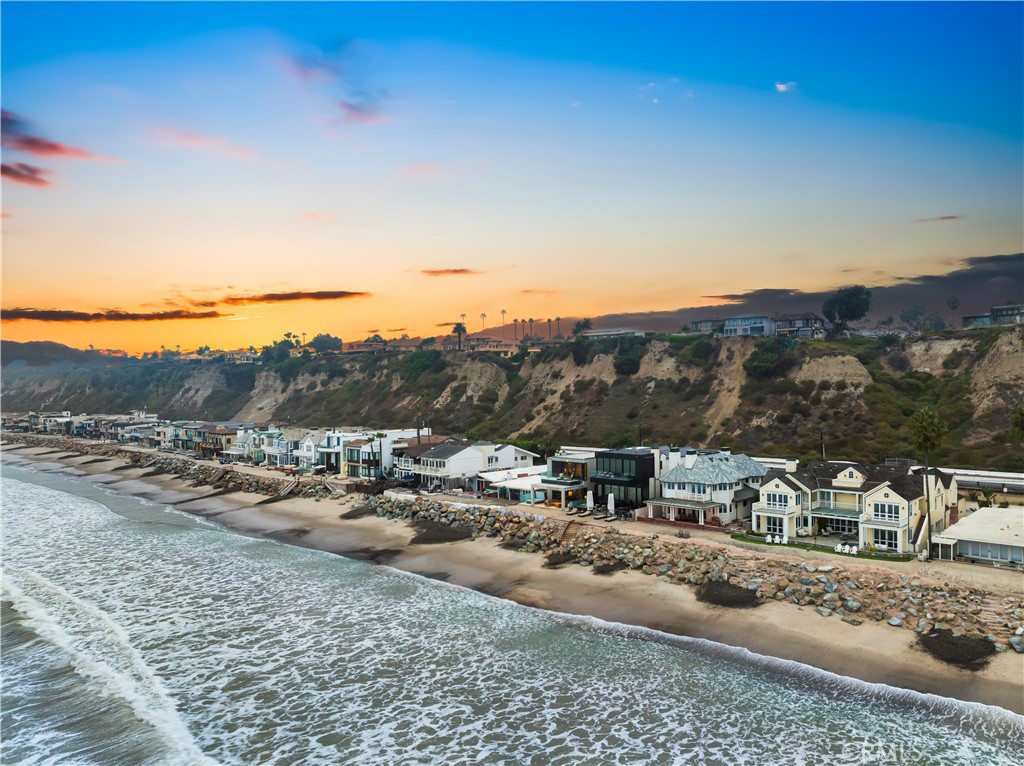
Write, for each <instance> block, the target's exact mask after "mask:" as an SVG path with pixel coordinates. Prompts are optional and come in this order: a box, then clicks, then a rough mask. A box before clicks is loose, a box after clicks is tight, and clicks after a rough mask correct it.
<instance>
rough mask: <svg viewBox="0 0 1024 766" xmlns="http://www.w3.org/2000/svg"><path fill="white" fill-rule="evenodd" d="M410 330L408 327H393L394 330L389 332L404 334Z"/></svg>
mask: <svg viewBox="0 0 1024 766" xmlns="http://www.w3.org/2000/svg"><path fill="white" fill-rule="evenodd" d="M408 329H409V328H408V327H393V328H392V329H390V330H388V332H403V331H404V330H408Z"/></svg>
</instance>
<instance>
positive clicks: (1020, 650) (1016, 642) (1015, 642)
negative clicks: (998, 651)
mask: <svg viewBox="0 0 1024 766" xmlns="http://www.w3.org/2000/svg"><path fill="white" fill-rule="evenodd" d="M1010 646H1012V647H1013V650H1014V651H1015V652H1017V654H1024V638H1022V637H1021V636H1019V635H1017V636H1010Z"/></svg>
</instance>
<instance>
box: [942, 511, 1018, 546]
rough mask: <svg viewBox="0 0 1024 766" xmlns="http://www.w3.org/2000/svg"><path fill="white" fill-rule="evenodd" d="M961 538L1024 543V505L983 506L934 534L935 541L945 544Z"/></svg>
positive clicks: (1002, 542) (999, 543)
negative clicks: (1004, 506)
mask: <svg viewBox="0 0 1024 766" xmlns="http://www.w3.org/2000/svg"><path fill="white" fill-rule="evenodd" d="M959 540H974V541H976V542H979V543H994V544H997V545H1013V546H1024V507H1022V506H1019V505H1016V506H1010V507H1009V508H979V509H978V510H976V511H975V512H974V513H972V514H969V515H967V516H964V517H963V518H962V519H960V521H958V522H957V523H956V524H954V525H953V526H951V527H948V528H946V529H944V530H942V533H941V534H939V535H934V536H933V537H932V541H933V542H941V543H942V544H943V545H952V544H953V543H955V542H957V541H959Z"/></svg>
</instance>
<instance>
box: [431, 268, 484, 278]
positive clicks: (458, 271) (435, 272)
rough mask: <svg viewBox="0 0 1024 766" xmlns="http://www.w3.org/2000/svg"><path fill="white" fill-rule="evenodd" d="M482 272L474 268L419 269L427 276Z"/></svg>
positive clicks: (462, 274) (457, 275)
mask: <svg viewBox="0 0 1024 766" xmlns="http://www.w3.org/2000/svg"><path fill="white" fill-rule="evenodd" d="M483 273H484V272H482V271H477V270H476V269H420V274H426V275H427V276H428V277H467V276H475V275H477V274H483Z"/></svg>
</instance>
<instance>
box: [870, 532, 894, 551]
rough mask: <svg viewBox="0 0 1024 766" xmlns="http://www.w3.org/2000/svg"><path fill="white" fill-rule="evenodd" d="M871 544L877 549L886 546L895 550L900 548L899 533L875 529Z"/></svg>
mask: <svg viewBox="0 0 1024 766" xmlns="http://www.w3.org/2000/svg"><path fill="white" fill-rule="evenodd" d="M871 542H872V544H873V545H874V546H875V547H876V548H877V547H879V546H884V547H886V548H892V549H895V548H897V547H898V546H899V532H898V531H897V530H895V529H874V530H872V535H871Z"/></svg>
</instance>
